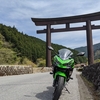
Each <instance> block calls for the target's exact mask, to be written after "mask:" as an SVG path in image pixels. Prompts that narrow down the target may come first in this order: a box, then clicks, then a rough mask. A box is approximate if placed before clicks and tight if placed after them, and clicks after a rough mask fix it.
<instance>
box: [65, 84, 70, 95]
mask: <svg viewBox="0 0 100 100" xmlns="http://www.w3.org/2000/svg"><path fill="white" fill-rule="evenodd" d="M65 89H66V90H65V91H67V92H68V93H69V94H70V92H69V91H68V89H67V88H66V86H65Z"/></svg>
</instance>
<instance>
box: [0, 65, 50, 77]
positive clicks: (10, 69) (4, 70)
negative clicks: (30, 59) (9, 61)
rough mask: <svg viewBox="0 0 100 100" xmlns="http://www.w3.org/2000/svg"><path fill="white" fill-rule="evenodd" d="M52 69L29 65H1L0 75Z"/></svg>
mask: <svg viewBox="0 0 100 100" xmlns="http://www.w3.org/2000/svg"><path fill="white" fill-rule="evenodd" d="M46 71H51V68H50V67H39V68H33V67H32V66H27V65H0V76H5V75H20V74H30V73H37V72H46Z"/></svg>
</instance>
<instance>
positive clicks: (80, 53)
mask: <svg viewBox="0 0 100 100" xmlns="http://www.w3.org/2000/svg"><path fill="white" fill-rule="evenodd" d="M84 54H85V52H79V53H78V54H77V56H84Z"/></svg>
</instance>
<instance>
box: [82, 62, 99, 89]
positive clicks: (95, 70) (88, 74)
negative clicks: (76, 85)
mask: <svg viewBox="0 0 100 100" xmlns="http://www.w3.org/2000/svg"><path fill="white" fill-rule="evenodd" d="M82 75H83V76H84V77H85V78H86V79H87V80H89V81H90V82H92V83H93V84H94V86H95V87H96V90H99V91H100V63H96V64H93V65H90V66H86V67H84V68H83V71H82Z"/></svg>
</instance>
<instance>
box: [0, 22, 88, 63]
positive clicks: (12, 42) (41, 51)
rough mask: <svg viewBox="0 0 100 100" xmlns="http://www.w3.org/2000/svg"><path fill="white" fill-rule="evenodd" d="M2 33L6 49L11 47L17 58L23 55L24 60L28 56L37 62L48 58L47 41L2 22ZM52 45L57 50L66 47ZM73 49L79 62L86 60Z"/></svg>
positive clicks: (0, 47)
mask: <svg viewBox="0 0 100 100" xmlns="http://www.w3.org/2000/svg"><path fill="white" fill-rule="evenodd" d="M0 34H1V35H2V36H3V37H4V39H5V42H4V43H6V50H8V48H10V50H12V52H11V54H12V56H13V55H15V54H16V55H15V56H16V57H15V58H16V59H17V57H21V58H22V60H23V58H25V57H26V58H27V59H29V60H30V61H32V62H34V63H36V62H37V59H39V58H42V59H45V58H46V43H45V42H44V41H42V40H40V39H38V38H36V37H32V36H28V35H26V34H24V33H22V32H19V31H18V30H17V29H16V28H15V27H10V26H6V25H2V24H0ZM2 39H3V38H2ZM2 42H3V41H1V40H0V44H1V45H0V50H1V51H3V50H2V48H4V47H2V44H3V43H2ZM3 46H4V45H3ZM52 46H53V48H54V49H55V50H56V51H57V50H58V49H61V48H66V47H64V46H62V45H58V44H53V43H52ZM69 49H70V48H69ZM71 50H72V49H71ZM8 51H9V50H8ZM72 51H73V53H74V58H75V59H76V62H77V63H80V62H86V58H85V57H76V56H75V55H76V54H77V51H76V50H72ZM9 53H10V52H9ZM15 58H14V59H15ZM8 62H9V61H8ZM8 64H9V63H8Z"/></svg>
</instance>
